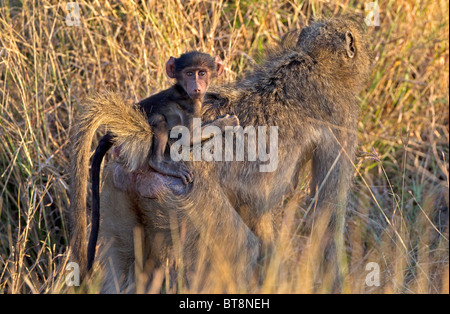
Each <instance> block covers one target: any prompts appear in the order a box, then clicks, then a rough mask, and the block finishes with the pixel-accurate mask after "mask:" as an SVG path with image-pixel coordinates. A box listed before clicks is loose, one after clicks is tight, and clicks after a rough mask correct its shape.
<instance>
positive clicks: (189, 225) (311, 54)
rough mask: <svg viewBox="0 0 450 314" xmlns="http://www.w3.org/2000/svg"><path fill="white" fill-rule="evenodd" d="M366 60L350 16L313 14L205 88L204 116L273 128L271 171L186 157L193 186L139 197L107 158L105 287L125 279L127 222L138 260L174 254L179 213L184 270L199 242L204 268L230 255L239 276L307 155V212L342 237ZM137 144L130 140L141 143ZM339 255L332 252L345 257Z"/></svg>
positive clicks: (129, 249) (156, 260) (254, 164)
mask: <svg viewBox="0 0 450 314" xmlns="http://www.w3.org/2000/svg"><path fill="white" fill-rule="evenodd" d="M287 38H291V37H289V36H288V37H287ZM369 65H370V54H369V52H368V46H367V43H366V40H365V38H364V32H363V29H362V27H361V25H360V24H359V23H358V22H356V21H354V20H352V19H344V18H332V19H329V20H320V21H316V22H314V23H313V24H312V25H311V26H309V27H306V28H304V29H302V31H301V32H300V34H299V35H298V37H297V38H296V41H295V42H284V43H283V44H282V45H280V48H279V49H278V50H277V51H274V52H273V53H272V54H271V55H270V56H268V58H267V59H266V61H265V62H264V63H262V64H261V65H260V66H258V67H257V68H256V69H255V70H254V71H252V72H251V73H249V74H247V75H246V76H245V77H244V78H243V79H241V80H239V81H238V82H236V83H234V84H230V85H226V86H223V87H219V88H216V89H214V90H213V91H211V92H208V93H207V94H206V97H205V102H204V106H205V108H206V111H205V113H204V114H203V115H202V117H203V119H206V120H214V119H215V117H218V116H221V115H224V114H225V113H230V112H231V113H235V114H236V115H237V116H238V118H239V121H240V124H241V125H242V126H243V127H246V126H277V127H278V132H279V133H278V136H279V137H278V168H277V169H276V170H275V171H273V172H260V171H259V169H260V168H259V164H260V161H249V160H245V161H243V162H206V161H203V162H195V163H191V164H190V167H192V169H194V172H195V175H196V177H197V176H198V178H199V179H198V180H197V179H196V180H194V182H193V187H192V189H190V190H189V191H188V192H186V193H185V194H183V195H178V194H176V193H172V192H171V190H170V186H169V188H166V189H165V190H164V195H163V197H161V198H158V199H148V198H143V197H136V192H125V191H123V190H119V189H117V187H115V186H114V184H113V183H112V177H113V175H114V172H115V171H116V170H117V169H124V166H123V165H122V164H121V163H120V162H117V161H116V162H112V163H110V164H109V165H108V166H107V167H106V168H105V184H104V187H103V190H102V198H101V203H102V208H103V210H104V211H105V212H104V214H103V215H102V216H103V219H102V221H103V224H104V225H103V226H104V227H102V233H101V236H102V239H103V240H104V242H105V243H108V244H109V246H107V247H106V246H105V250H104V251H103V254H104V255H103V261H104V263H103V265H104V266H105V267H106V268H107V270H108V274H107V276H106V281H105V286H104V292H114V291H116V288H115V287H116V285H115V279H117V278H120V287H119V289H121V291H123V290H126V289H129V288H131V289H132V287H133V283H134V276H133V274H134V258H133V257H130V256H134V254H133V252H134V247H133V238H134V236H133V229H134V228H141V229H142V230H143V231H144V232H143V237H144V238H143V241H142V242H143V243H145V245H144V247H143V252H144V253H145V254H144V256H145V257H144V258H145V261H144V262H145V263H146V265H147V264H148V265H150V264H151V265H158V264H160V263H161V262H162V261H167V260H168V259H170V258H171V257H172V258H173V255H172V254H173V252H174V251H173V250H172V249H171V245H172V238H171V234H173V223H172V220H171V219H172V218H171V217H176V218H177V219H179V220H177V221H178V222H179V221H182V222H183V224H182V225H183V228H184V230H185V231H184V233H183V234H184V235H183V241H182V242H181V244H182V250H181V252H182V257H183V261H184V266H185V271H186V272H187V269H188V268H189V267H193V266H195V265H196V262H197V261H198V252H199V250H200V249H201V248H202V247H205V246H206V247H207V250H206V251H204V252H208V254H209V255H207V257H205V255H201V256H202V259H201V261H202V263H206V262H208V263H209V265H210V267H209V268H208V269H209V270H210V271H214V269H215V267H214V265H215V262H220V263H221V265H223V263H229V265H231V266H233V267H231V268H230V270H231V269H232V271H234V272H235V273H234V274H233V275H232V278H235V279H236V281H237V282H239V280H243V281H244V284H245V281H246V279H247V278H248V273H251V270H252V265H255V263H256V260H257V257H258V254H259V252H260V250H261V245H260V244H261V243H262V244H264V243H265V242H266V241H270V237H271V233H272V232H271V230H270V224H267V217H268V216H270V214H271V212H272V211H273V210H274V208H276V206H277V205H278V204H279V203H280V202H281V201H282V200H283V198H284V196H285V195H286V194H287V193H288V192H290V191H292V189H293V188H294V187H296V185H297V179H298V174H299V171H300V170H301V169H303V168H304V166H305V165H306V164H307V162H308V161H309V160H311V164H312V176H311V177H312V180H311V193H312V196H313V198H314V200H315V202H316V204H317V208H316V211H332V212H334V213H335V215H336V217H337V218H336V220H335V222H336V226H335V233H336V237H335V241H336V242H342V241H343V231H344V226H345V225H344V223H345V210H346V203H347V194H348V190H349V187H350V184H351V178H352V174H353V166H352V161H353V158H354V151H355V146H356V127H357V120H358V111H359V110H358V100H357V95H358V93H359V92H360V91H361V89H362V87H363V86H364V82H365V81H366V80H367V77H368V73H369ZM122 126H123V128H125V129H126V128H128V127H129V126H128V125H126V124H125V123H123V124H122ZM127 132H128V131H127ZM116 135H117V134H116ZM117 139H119V140H121V135H117ZM121 141H122V140H121ZM125 141H126V140H125ZM125 141H123V142H125ZM136 145H137V146H136V147H137V148H139V147H140V146H145V145H146V142H145V141H142V144H141V145H138V144H136ZM127 147H129V145H128V146H127ZM125 149H127V148H125ZM141 153H142V150H140V149H136V150H135V151H134V152H128V153H126V154H125V155H126V156H127V157H128V158H130V159H129V160H128V162H133V161H134V160H141V159H142V156H141V155H140V154H141ZM79 157H80V156H79V155H78V154H77V158H79ZM143 175H144V176H149V177H150V176H153V175H154V173H151V172H147V173H146V174H143ZM162 180H163V179H162ZM130 191H133V188H132V187H131V188H130ZM244 212H245V215H244ZM241 215H242V216H241ZM269 220H270V219H269ZM85 221H86V220H84V221H83V220H80V222H79V223H83V222H84V223H85ZM82 229H83V228H81V227H80V228H78V230H82ZM157 235H163V237H162V241H163V244H161V241H160V242H159V245H156V244H155V242H154V241H152V240H153V239H154V238H155V237H156V236H157ZM261 240H262V241H261ZM72 243H73V242H72ZM179 244H180V243H178V245H179ZM338 244H339V246H340V247H342V243H338ZM202 252H203V251H202ZM339 254H340V256H338V258H340V259H341V258H344V255H343V253H342V252H340V253H339V252H338V255H339ZM218 260H220V261H218ZM243 265H246V266H243ZM197 266H198V265H197ZM247 266H248V267H247ZM218 269H222V268H218ZM219 271H220V270H219Z"/></svg>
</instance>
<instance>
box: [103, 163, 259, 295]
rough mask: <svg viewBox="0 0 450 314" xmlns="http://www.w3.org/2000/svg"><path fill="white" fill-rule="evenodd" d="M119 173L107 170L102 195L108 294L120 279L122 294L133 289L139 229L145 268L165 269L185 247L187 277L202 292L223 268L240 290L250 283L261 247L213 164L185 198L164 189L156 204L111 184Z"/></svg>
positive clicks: (199, 169) (200, 172)
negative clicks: (135, 233)
mask: <svg viewBox="0 0 450 314" xmlns="http://www.w3.org/2000/svg"><path fill="white" fill-rule="evenodd" d="M115 167H121V165H119V164H115V163H113V164H110V165H109V166H108V167H107V169H105V176H104V177H105V184H104V187H103V190H102V194H101V195H102V206H101V208H102V211H104V212H103V213H102V226H101V228H100V229H101V238H102V243H104V244H106V245H107V246H106V247H107V250H106V251H105V252H106V254H105V256H104V258H103V259H102V260H103V261H104V263H106V265H105V266H107V267H108V268H109V271H108V274H107V278H106V281H105V288H104V291H105V292H109V291H114V281H115V280H114V278H121V279H119V282H120V283H121V289H122V290H123V289H124V288H125V289H126V288H129V286H130V285H131V286H132V285H133V280H134V278H132V277H133V274H134V272H133V271H132V270H133V266H134V256H135V253H134V251H133V250H134V245H133V244H134V239H133V229H134V228H136V227H141V228H143V231H144V232H143V235H144V237H145V239H144V241H143V243H145V244H146V245H147V246H146V247H145V248H144V251H145V252H144V255H145V256H146V258H147V259H148V260H146V261H145V262H144V264H146V265H148V264H152V265H161V263H162V262H163V261H164V259H169V260H170V259H174V254H176V252H175V248H176V247H180V246H181V252H182V253H181V254H182V259H183V265H184V267H185V272H186V273H189V274H192V277H193V279H192V280H191V282H193V281H196V282H197V284H199V285H200V287H204V284H205V283H206V282H208V279H211V276H214V275H217V274H220V272H221V271H222V270H223V268H224V267H226V268H227V269H229V270H230V273H229V275H230V278H231V279H233V280H236V283H237V284H239V283H241V284H243V285H244V284H245V283H248V280H249V279H250V278H251V276H252V275H253V270H254V266H255V264H256V262H257V259H258V256H259V246H260V243H259V240H258V238H257V237H256V236H255V235H254V234H253V233H252V232H251V230H250V229H249V228H248V226H247V225H246V224H245V223H244V222H243V220H242V219H241V217H240V216H239V214H238V213H237V212H236V211H235V209H234V208H233V207H232V205H231V204H230V202H229V200H228V198H227V197H226V196H225V195H224V193H223V191H222V188H221V186H220V184H219V183H218V182H217V181H215V179H214V176H212V175H211V174H210V171H214V168H213V167H214V165H213V164H212V163H209V164H207V163H201V164H200V163H197V164H196V166H195V173H196V177H195V179H194V182H193V186H192V189H191V191H190V192H189V193H187V194H186V195H174V194H173V193H171V192H169V190H168V189H163V193H162V194H160V195H159V196H158V198H157V199H148V198H143V197H140V196H138V195H136V194H135V195H132V193H130V192H121V191H118V190H117V189H116V188H115V186H114V184H113V182H112V179H111V177H112V173H113V172H114V169H115ZM174 219H175V221H174ZM174 222H175V223H174ZM183 229H184V231H183ZM175 234H178V236H177V237H175V236H174V235H175ZM161 237H162V239H161ZM155 239H159V240H158V241H155ZM177 241H178V242H177ZM156 242H158V243H156ZM108 245H109V247H108ZM176 258H179V256H176ZM161 259H162V260H161ZM108 263H109V264H110V265H108ZM222 272H223V271H222ZM149 275H150V274H149ZM199 278H201V279H199ZM116 280H117V279H116ZM199 281H201V282H200V283H198V282H199Z"/></svg>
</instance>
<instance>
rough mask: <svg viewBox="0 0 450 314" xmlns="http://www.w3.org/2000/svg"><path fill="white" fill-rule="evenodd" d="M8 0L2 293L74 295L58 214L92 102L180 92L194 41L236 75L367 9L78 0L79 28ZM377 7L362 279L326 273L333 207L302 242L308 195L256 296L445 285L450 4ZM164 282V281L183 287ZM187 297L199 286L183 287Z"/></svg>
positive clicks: (441, 288) (355, 271)
mask: <svg viewBox="0 0 450 314" xmlns="http://www.w3.org/2000/svg"><path fill="white" fill-rule="evenodd" d="M0 3H1V6H0V293H30V292H31V293H48V292H53V293H67V292H74V291H77V290H73V289H72V288H68V287H67V286H66V285H65V284H64V275H65V274H66V273H67V272H65V271H64V268H63V267H64V265H65V262H66V258H65V250H66V248H67V230H66V227H65V225H64V222H63V220H62V218H61V217H62V212H63V211H64V210H65V209H67V207H68V183H67V182H68V177H67V172H66V171H65V169H67V166H68V162H69V159H70V158H71V156H69V155H68V147H69V146H70V143H69V142H68V133H69V130H70V128H71V126H72V124H73V117H74V114H76V112H78V111H79V110H80V108H81V106H82V101H83V99H84V98H85V97H86V96H88V95H89V94H91V93H92V92H93V91H100V90H104V89H106V88H111V89H114V90H118V91H121V92H122V93H123V94H124V95H125V96H126V97H129V98H131V99H134V100H139V99H142V98H144V97H146V96H147V95H149V94H151V93H153V92H155V91H157V90H159V89H162V88H165V87H167V86H169V84H170V82H169V81H168V79H167V78H166V77H165V74H164V71H163V66H164V63H165V61H166V60H167V59H168V58H169V56H171V55H174V56H176V55H179V54H181V53H182V52H185V51H187V50H191V49H199V50H202V51H204V52H207V53H218V54H220V55H221V56H222V57H223V59H224V61H225V64H226V71H225V75H224V76H223V78H222V80H223V81H230V80H234V79H235V78H236V77H238V76H239V75H241V74H242V73H243V72H244V71H245V70H246V69H248V68H251V66H252V65H253V64H254V62H258V60H260V57H261V56H262V55H263V53H264V49H265V48H266V47H270V46H271V45H275V44H276V42H277V41H278V40H279V39H280V37H281V36H282V35H283V34H285V33H286V32H287V31H288V30H291V29H293V28H296V27H301V26H303V25H305V24H307V23H308V20H309V18H311V17H314V16H331V15H335V14H341V13H348V12H356V13H359V14H361V15H363V14H364V3H363V2H359V1H342V2H337V3H336V4H330V3H328V1H327V2H325V1H317V2H311V1H287V0H280V1H256V0H241V1H239V0H235V1H220V0H218V1H200V0H196V1H194V0H192V1H183V2H181V1H179V0H168V1H152V0H150V1H142V2H141V1H135V2H132V1H130V2H125V1H124V2H120V1H108V0H107V1H100V3H101V5H100V4H99V2H97V1H95V2H90V1H89V2H88V1H84V0H80V1H78V3H79V4H80V8H81V25H80V26H79V27H74V26H72V27H70V26H67V25H66V23H65V16H66V15H67V10H66V8H65V3H64V2H59V1H27V0H25V1H23V2H22V1H4V0H0ZM380 8H381V26H380V27H376V28H375V27H369V35H370V36H371V37H370V38H371V43H372V44H371V48H372V49H373V52H374V56H375V58H376V60H375V61H376V62H375V65H374V69H373V71H372V74H371V78H370V81H369V84H368V85H367V88H366V89H365V90H364V91H363V93H362V94H361V108H362V111H361V122H360V124H359V131H360V133H359V134H360V136H359V140H360V141H359V142H360V151H361V152H365V153H361V154H360V156H359V158H358V161H357V164H356V171H355V185H354V189H353V193H352V209H351V210H350V214H349V219H348V227H347V235H346V236H347V244H348V247H347V252H348V257H349V274H348V276H347V277H346V278H345V280H344V284H343V285H340V286H338V287H337V286H336V285H335V284H334V282H335V274H334V272H332V271H329V270H328V271H327V270H326V269H323V268H321V267H320V265H321V261H322V260H323V248H322V246H321V243H320V239H321V238H322V237H323V235H322V234H321V233H323V230H324V229H325V228H321V225H326V222H327V217H324V218H323V220H320V219H319V220H318V221H316V222H315V226H314V228H313V231H312V234H311V235H310V236H304V235H301V236H300V237H298V236H297V237H296V239H295V241H293V237H294V236H293V235H298V232H296V231H298V230H297V223H296V221H297V220H296V217H300V218H301V217H302V215H303V214H304V210H303V209H302V207H301V206H300V204H301V202H300V201H298V199H297V196H298V197H299V198H301V194H302V193H304V192H303V191H297V192H298V193H296V194H295V195H294V197H291V198H290V199H289V201H287V202H286V204H285V208H284V213H285V214H284V217H283V229H282V230H283V232H281V233H280V235H279V238H278V241H277V250H276V251H275V253H274V254H273V255H272V256H269V257H268V258H267V265H266V266H265V268H264V272H263V274H262V275H261V276H262V277H261V278H262V283H261V284H260V285H258V286H257V287H256V288H254V290H253V292H254V291H256V292H270V293H292V292H296V293H298V292H305V293H310V292H311V293H313V292H314V293H328V292H336V293H340V292H353V293H448V289H449V286H448V285H449V283H448V282H449V242H448V238H449V227H448V187H449V177H448V169H449V162H448V160H449V120H448V115H449V93H448V87H449V81H448V76H449V40H448V33H449V20H448V13H449V4H448V1H412V0H399V1H381V3H380ZM299 195H300V196H299ZM290 231H291V232H290ZM297 242H299V245H296V244H294V243H297ZM299 248H300V249H299ZM369 262H376V263H378V265H379V266H380V270H381V282H380V286H378V287H369V286H367V285H366V283H365V278H366V276H367V274H368V273H369V271H368V270H366V265H367V263H369ZM162 278H164V274H163V273H158V274H157V275H156V276H155V280H159V279H162ZM226 280H229V278H228V277H227V276H225V275H224V276H223V278H222V284H223V282H224V281H226ZM161 285H163V283H162V281H161V280H160V281H155V284H154V285H153V287H152V289H153V290H152V291H153V292H159V291H161V289H162V291H165V292H174V291H173V290H170V289H165V288H164V286H162V287H161ZM96 287H98V285H95V284H92V285H91V286H90V287H89V288H86V290H84V291H87V292H98V289H97V288H96ZM220 287H221V285H220V284H218V285H217V286H216V287H211V290H210V291H213V292H220V290H221V288H220ZM179 291H182V292H186V291H189V292H197V291H195V289H192V288H191V290H185V289H184V288H182V287H181V284H180V285H179ZM238 292H246V291H238Z"/></svg>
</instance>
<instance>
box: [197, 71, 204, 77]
mask: <svg viewBox="0 0 450 314" xmlns="http://www.w3.org/2000/svg"><path fill="white" fill-rule="evenodd" d="M204 75H206V71H199V72H198V76H204Z"/></svg>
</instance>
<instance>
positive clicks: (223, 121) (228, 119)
mask: <svg viewBox="0 0 450 314" xmlns="http://www.w3.org/2000/svg"><path fill="white" fill-rule="evenodd" d="M214 124H215V125H216V126H218V127H219V128H220V129H221V130H222V132H224V131H225V127H227V126H232V127H235V126H239V118H238V117H237V116H235V115H232V116H231V115H229V114H227V115H225V116H224V117H222V118H219V119H217V120H216V121H215V123H214Z"/></svg>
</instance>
